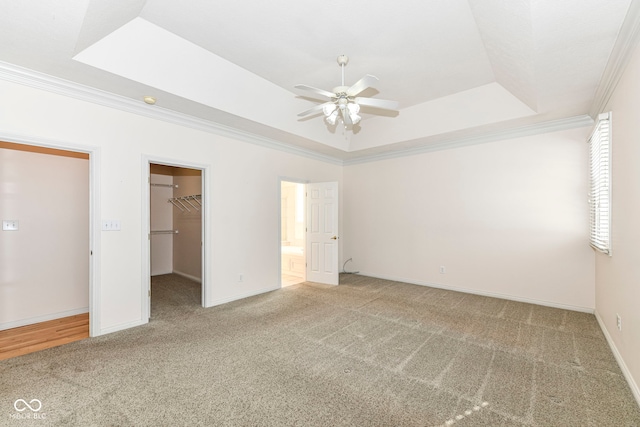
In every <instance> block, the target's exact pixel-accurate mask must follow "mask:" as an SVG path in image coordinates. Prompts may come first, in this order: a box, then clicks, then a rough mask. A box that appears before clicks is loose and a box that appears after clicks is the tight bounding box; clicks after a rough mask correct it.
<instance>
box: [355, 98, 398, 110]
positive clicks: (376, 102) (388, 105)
mask: <svg viewBox="0 0 640 427" xmlns="http://www.w3.org/2000/svg"><path fill="white" fill-rule="evenodd" d="M354 101H355V103H356V104H359V105H364V106H366V107H374V108H381V109H383V110H397V109H398V101H387V100H386V99H377V98H356V99H355V100H354Z"/></svg>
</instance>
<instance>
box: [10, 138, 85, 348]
mask: <svg viewBox="0 0 640 427" xmlns="http://www.w3.org/2000/svg"><path fill="white" fill-rule="evenodd" d="M33 143H34V144H38V143H39V142H38V141H33ZM31 144H32V141H24V142H19V143H17V142H2V141H0V181H1V182H2V183H3V185H4V187H5V188H4V189H5V191H3V192H0V217H1V218H2V229H1V230H2V231H0V233H2V235H1V236H0V242H1V243H2V245H0V265H3V266H4V268H2V269H0V271H2V274H0V284H3V285H5V286H0V288H4V290H5V292H4V295H3V292H2V290H0V360H2V359H5V358H9V357H14V356H18V355H22V354H27V353H31V352H34V351H39V350H43V349H45V348H50V347H55V346H58V345H62V344H66V343H69V342H73V341H77V340H80V339H84V338H88V337H89V335H90V328H91V329H92V330H95V324H94V323H95V322H94V317H93V315H94V314H95V313H92V317H91V319H90V316H89V312H90V311H92V307H93V304H92V303H91V295H92V293H93V289H92V286H93V281H92V271H93V268H92V262H93V261H92V259H91V258H92V257H91V255H92V249H91V248H92V244H93V243H92V240H93V239H92V236H93V230H92V223H93V221H92V220H91V218H92V216H93V209H92V190H93V186H92V180H93V179H92V176H91V172H92V165H93V161H94V159H92V158H91V157H90V154H91V152H86V151H75V150H73V149H67V147H64V148H63V147H60V148H58V147H56V148H53V147H52V146H49V145H47V146H45V145H31ZM34 266H36V267H37V268H34ZM90 320H91V325H90V323H89V321H90ZM52 325H53V326H52Z"/></svg>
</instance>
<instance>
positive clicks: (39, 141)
mask: <svg viewBox="0 0 640 427" xmlns="http://www.w3.org/2000/svg"><path fill="white" fill-rule="evenodd" d="M0 140H2V141H6V142H13V143H16V144H25V145H34V146H38V147H45V148H55V149H59V150H67V151H75V152H79V153H86V154H88V155H89V248H88V249H89V251H90V254H92V255H90V256H89V335H90V336H92V337H97V336H99V335H102V333H103V332H102V330H101V329H100V317H101V312H102V310H101V309H102V300H101V297H100V295H101V293H100V286H101V281H100V148H99V147H93V146H88V145H77V144H72V143H69V142H66V141H58V140H54V139H48V138H42V137H38V136H30V135H20V134H16V133H10V132H5V131H3V130H0Z"/></svg>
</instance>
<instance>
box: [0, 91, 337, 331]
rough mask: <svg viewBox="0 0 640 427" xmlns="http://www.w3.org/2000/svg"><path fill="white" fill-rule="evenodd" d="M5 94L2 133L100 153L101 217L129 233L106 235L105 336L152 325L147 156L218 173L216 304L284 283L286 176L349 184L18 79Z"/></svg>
mask: <svg viewBox="0 0 640 427" xmlns="http://www.w3.org/2000/svg"><path fill="white" fill-rule="evenodd" d="M0 93H2V97H0V137H4V138H5V139H6V138H7V135H8V136H11V135H14V139H28V140H37V139H42V140H47V141H58V142H59V143H60V144H64V145H69V146H74V147H87V149H88V150H93V149H96V150H97V153H99V156H97V157H99V164H98V168H97V169H98V170H97V172H98V176H97V178H98V180H99V191H100V193H99V200H98V202H99V203H98V205H99V212H97V217H98V218H104V219H119V220H120V221H121V226H122V230H121V231H119V232H99V231H98V233H100V234H99V236H98V238H99V241H100V246H99V247H97V248H95V249H96V252H95V254H96V257H97V263H98V265H97V267H98V268H97V271H96V274H97V282H98V283H97V284H96V285H97V288H96V289H99V295H97V296H96V297H97V298H98V299H99V301H100V304H99V310H98V311H99V313H94V314H97V319H92V322H99V323H98V325H99V331H98V333H106V332H110V331H115V330H118V329H123V328H126V327H131V326H135V325H139V324H142V323H145V322H146V321H147V319H145V318H144V316H143V313H144V308H143V304H144V303H146V301H145V300H144V299H143V292H144V293H146V281H147V280H148V276H147V277H144V274H143V273H144V269H143V268H142V266H144V265H145V263H146V262H147V260H143V259H142V253H143V251H142V248H143V245H144V244H146V242H145V240H146V233H145V229H143V226H144V224H146V221H147V220H148V219H147V218H146V214H145V213H144V212H143V206H144V205H143V203H142V198H143V188H144V187H143V185H144V186H147V185H148V183H147V182H146V173H145V171H144V170H143V169H144V159H145V158H146V157H152V158H161V159H166V160H173V161H175V162H176V163H184V164H199V165H203V166H205V167H207V168H208V169H209V170H210V172H211V173H210V174H208V175H206V176H205V180H206V181H205V182H206V185H207V187H208V188H209V191H210V193H209V194H210V197H211V205H210V210H209V216H208V218H206V221H207V222H208V224H209V225H210V226H209V228H208V229H207V231H206V233H207V234H208V236H209V238H210V240H211V247H210V250H209V252H208V253H207V260H206V264H208V269H209V271H210V275H209V276H207V277H205V280H206V281H210V287H211V293H210V294H208V295H207V301H206V302H207V304H208V305H211V304H218V303H222V302H226V301H230V300H234V299H238V298H241V297H244V296H247V295H251V294H255V293H258V292H263V291H266V290H270V289H277V288H279V287H280V276H279V269H280V266H279V252H280V236H279V235H278V230H279V222H280V217H279V211H280V197H279V191H280V190H279V189H280V182H279V178H280V177H282V176H287V177H291V178H296V179H300V180H310V181H341V180H342V168H341V167H340V166H338V165H333V164H329V163H326V162H321V161H317V160H314V159H309V158H304V157H300V156H296V155H294V154H289V153H285V152H282V151H275V150H272V149H269V148H265V147H261V146H257V145H253V144H249V143H244V142H242V141H240V140H236V139H231V138H228V137H223V136H217V135H214V134H211V133H207V132H203V131H198V130H194V129H191V128H186V127H182V126H179V125H175V124H170V123H166V122H162V121H158V120H154V119H150V118H146V117H142V116H138V115H135V114H131V113H127V112H123V111H119V110H115V109H111V108H108V107H104V106H100V105H97V104H92V103H88V102H84V101H81V100H78V99H73V98H69V97H65V96H62V95H58V94H54V93H50V92H46V91H42V90H39V89H34V88H32V87H27V86H22V85H19V84H17V83H12V82H7V81H0ZM141 102H142V101H141ZM161 104H162V100H159V101H158V105H159V106H161ZM149 108H157V107H153V106H149ZM15 135H18V136H20V138H18V137H15ZM23 136H24V138H23ZM205 268H207V267H205ZM240 273H242V274H243V275H244V281H243V282H242V283H238V275H239V274H240Z"/></svg>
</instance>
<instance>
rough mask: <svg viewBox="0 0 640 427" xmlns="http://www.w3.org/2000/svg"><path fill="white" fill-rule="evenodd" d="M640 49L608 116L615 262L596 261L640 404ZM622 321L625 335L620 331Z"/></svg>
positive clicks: (604, 317) (604, 315) (606, 317)
mask: <svg viewBox="0 0 640 427" xmlns="http://www.w3.org/2000/svg"><path fill="white" fill-rule="evenodd" d="M639 75H640V48H636V50H635V53H634V55H633V58H632V60H631V62H630V63H629V65H628V66H627V69H626V70H625V73H624V75H623V76H622V79H621V80H620V82H619V83H618V86H617V87H616V89H615V91H614V94H613V96H612V97H611V99H610V100H609V103H608V105H607V108H606V109H605V111H612V115H613V117H612V156H613V162H612V208H611V213H612V223H611V224H612V256H611V257H609V256H607V255H603V254H601V253H597V255H596V313H597V315H598V317H599V320H600V322H601V325H602V326H603V328H604V330H605V333H606V335H607V336H608V338H609V340H610V343H611V344H613V348H614V352H615V353H617V355H618V357H619V362H621V363H620V364H621V365H622V368H623V371H625V374H626V375H627V379H628V380H629V383H630V384H631V388H632V390H633V392H634V394H635V396H636V399H637V400H638V402H639V403H640V387H639V385H640V309H639V304H640V262H639V257H638V255H639V254H640V124H639V123H640V122H639V120H638V117H639V116H640V80H639V79H638V76H639ZM616 314H619V315H620V316H621V317H622V330H621V331H618V329H617V327H616Z"/></svg>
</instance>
